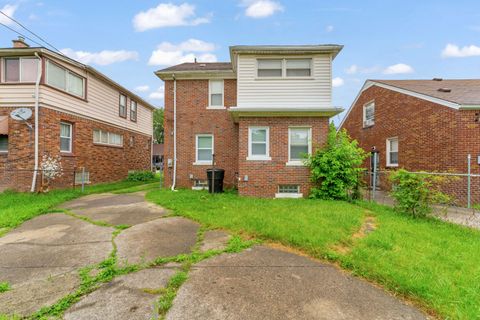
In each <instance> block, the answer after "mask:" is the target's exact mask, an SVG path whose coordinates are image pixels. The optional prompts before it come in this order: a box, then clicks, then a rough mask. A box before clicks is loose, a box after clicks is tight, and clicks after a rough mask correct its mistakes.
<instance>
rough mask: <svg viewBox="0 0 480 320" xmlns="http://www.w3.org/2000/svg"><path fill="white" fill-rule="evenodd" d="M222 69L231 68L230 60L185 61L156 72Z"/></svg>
mask: <svg viewBox="0 0 480 320" xmlns="http://www.w3.org/2000/svg"><path fill="white" fill-rule="evenodd" d="M223 70H232V64H231V63H230V62H185V63H181V64H177V65H175V66H171V67H168V68H165V69H162V70H159V71H158V72H175V71H223Z"/></svg>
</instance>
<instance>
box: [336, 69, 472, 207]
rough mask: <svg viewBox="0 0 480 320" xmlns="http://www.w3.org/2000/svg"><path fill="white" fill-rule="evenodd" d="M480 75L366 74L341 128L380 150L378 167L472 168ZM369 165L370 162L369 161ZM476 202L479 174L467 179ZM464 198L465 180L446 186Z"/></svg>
mask: <svg viewBox="0 0 480 320" xmlns="http://www.w3.org/2000/svg"><path fill="white" fill-rule="evenodd" d="M479 119H480V80H477V79H475V80H443V79H433V80H368V81H366V82H365V85H364V86H363V88H362V89H361V91H360V93H359V94H358V96H357V98H356V99H355V101H354V103H353V104H352V106H351V108H350V109H349V111H348V113H347V115H346V116H345V118H344V120H343V122H342V123H341V126H340V128H341V129H346V130H347V131H348V133H349V135H350V136H351V137H352V138H353V139H356V140H357V141H358V142H359V144H360V146H361V147H362V148H363V149H365V150H367V151H371V150H372V148H375V149H376V150H377V151H378V154H379V159H380V162H379V165H380V169H381V170H385V169H396V168H405V169H407V170H410V171H429V172H449V173H463V174H465V173H467V170H468V161H467V157H468V154H470V155H471V158H472V160H471V173H473V174H479V173H480V166H479V164H478V161H479V160H480V159H479V158H478V156H480V139H479V137H480V121H479ZM367 165H368V166H370V164H367ZM471 183H472V184H471V186H472V201H473V202H480V179H478V178H476V177H474V178H472V180H471ZM445 188H446V191H448V192H449V193H450V194H452V195H454V196H455V197H456V198H457V200H459V202H460V203H465V201H466V194H467V181H466V178H465V177H460V178H456V179H454V181H452V182H449V183H448V184H447V186H446V187H445Z"/></svg>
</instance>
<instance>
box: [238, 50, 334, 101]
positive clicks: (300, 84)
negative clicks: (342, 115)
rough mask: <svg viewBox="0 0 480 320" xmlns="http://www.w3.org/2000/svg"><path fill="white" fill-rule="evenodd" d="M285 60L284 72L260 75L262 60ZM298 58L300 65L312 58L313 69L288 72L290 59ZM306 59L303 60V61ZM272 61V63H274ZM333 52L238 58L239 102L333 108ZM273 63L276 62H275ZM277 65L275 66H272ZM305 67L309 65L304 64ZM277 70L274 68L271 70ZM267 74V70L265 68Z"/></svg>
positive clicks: (242, 56)
mask: <svg viewBox="0 0 480 320" xmlns="http://www.w3.org/2000/svg"><path fill="white" fill-rule="evenodd" d="M279 60H280V61H281V62H282V63H281V65H282V75H281V76H278V75H277V76H275V77H274V76H271V77H268V76H259V72H258V65H259V61H267V62H268V61H279ZM295 60H296V61H297V62H298V63H296V64H290V65H291V66H292V67H293V65H298V67H297V68H300V67H302V65H303V64H305V62H308V61H310V63H311V70H310V72H309V73H310V74H309V75H308V72H306V71H303V72H300V71H297V74H302V75H301V76H292V73H291V72H290V73H287V68H288V66H289V63H288V61H295ZM300 62H303V63H300ZM271 64H272V63H271ZM331 64H332V55H331V54H327V53H322V54H312V55H292V56H278V55H272V56H269V55H250V54H243V55H242V54H239V55H238V59H237V90H238V92H237V106H238V107H253V108H259V109H261V108H265V107H266V108H268V107H275V108H295V107H298V108H330V107H332V105H331V101H332V79H331ZM272 65H273V64H272ZM272 68H273V66H272ZM302 68H305V67H304V66H303V67H302ZM271 73H272V74H273V71H272V72H271ZM264 74H267V73H265V72H264Z"/></svg>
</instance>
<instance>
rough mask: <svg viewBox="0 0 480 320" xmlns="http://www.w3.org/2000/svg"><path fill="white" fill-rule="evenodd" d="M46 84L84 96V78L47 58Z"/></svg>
mask: <svg viewBox="0 0 480 320" xmlns="http://www.w3.org/2000/svg"><path fill="white" fill-rule="evenodd" d="M46 73H47V84H48V85H51V86H52V87H55V88H57V89H60V90H63V91H65V92H68V93H70V94H73V95H75V96H78V97H81V98H83V97H84V93H85V79H84V78H82V77H80V76H78V75H76V74H75V73H73V72H71V71H69V70H67V69H65V68H63V67H61V66H59V65H57V64H55V63H53V62H51V61H50V60H47V72H46Z"/></svg>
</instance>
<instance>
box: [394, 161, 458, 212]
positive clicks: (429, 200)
mask: <svg viewBox="0 0 480 320" xmlns="http://www.w3.org/2000/svg"><path fill="white" fill-rule="evenodd" d="M390 180H391V181H392V183H393V188H392V191H391V192H390V194H391V195H392V197H393V198H394V199H395V201H396V204H395V208H396V209H397V210H398V211H400V212H403V213H406V214H408V215H411V216H412V217H425V216H426V215H427V214H428V213H430V212H431V211H432V204H435V203H438V204H440V203H443V204H446V203H450V202H451V201H452V199H451V197H450V196H448V195H446V194H445V193H443V192H441V190H440V188H441V185H442V184H444V183H445V182H446V178H445V177H441V176H434V175H428V174H418V173H411V172H408V171H406V170H404V169H400V170H398V171H395V172H392V173H391V174H390Z"/></svg>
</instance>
